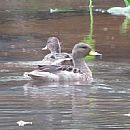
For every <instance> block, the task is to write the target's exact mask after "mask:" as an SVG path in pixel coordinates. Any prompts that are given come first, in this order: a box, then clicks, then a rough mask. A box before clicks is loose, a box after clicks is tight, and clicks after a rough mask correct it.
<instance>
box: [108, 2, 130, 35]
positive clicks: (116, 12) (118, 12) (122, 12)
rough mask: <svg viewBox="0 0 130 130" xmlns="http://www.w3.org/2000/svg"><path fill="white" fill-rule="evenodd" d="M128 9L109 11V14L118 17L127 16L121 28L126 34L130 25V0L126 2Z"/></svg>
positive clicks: (112, 9) (118, 8)
mask: <svg viewBox="0 0 130 130" xmlns="http://www.w3.org/2000/svg"><path fill="white" fill-rule="evenodd" d="M124 3H125V5H126V7H112V8H109V9H108V10H107V12H108V13H110V14H112V15H118V16H126V18H125V19H124V22H123V23H122V25H121V27H120V32H121V33H126V32H127V29H128V25H129V24H130V0H124Z"/></svg>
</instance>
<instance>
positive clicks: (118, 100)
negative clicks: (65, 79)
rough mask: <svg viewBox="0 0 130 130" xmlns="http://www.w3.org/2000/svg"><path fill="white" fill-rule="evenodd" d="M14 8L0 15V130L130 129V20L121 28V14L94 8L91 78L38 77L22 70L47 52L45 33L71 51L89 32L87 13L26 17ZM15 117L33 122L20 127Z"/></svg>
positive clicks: (64, 49) (30, 67) (30, 68)
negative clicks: (94, 53)
mask: <svg viewBox="0 0 130 130" xmlns="http://www.w3.org/2000/svg"><path fill="white" fill-rule="evenodd" d="M3 2H4V1H3ZM110 3H111V2H110ZM11 4H12V5H13V3H11ZM71 4H72V3H71ZM17 5H19V4H18V3H17ZM17 5H15V7H16V6H17ZM27 5H28V4H26V6H27ZM99 5H100V4H99ZM119 5H121V3H119ZM10 6H11V5H10ZM19 6H20V7H21V5H19ZM22 6H24V7H25V5H22ZM48 6H50V5H48ZM53 6H54V5H53ZM73 6H74V7H77V6H78V5H75V4H74V5H73ZM82 6H83V3H82ZM41 7H42V5H41ZM1 8H2V7H1ZM104 8H106V5H105V3H104ZM3 10H4V7H3V8H2V11H3ZM5 10H6V9H5ZM9 10H11V9H10V8H9V5H8V10H6V13H7V14H8V13H10V11H9ZM2 11H1V12H0V13H1V14H4V15H3V16H5V13H3V12H2ZM11 11H12V10H11ZM15 11H16V12H17V14H15V15H13V17H10V15H9V14H8V15H6V17H2V18H3V19H1V20H0V130H19V129H22V130H53V129H54V130H59V129H60V130H109V129H110V130H114V129H116V130H128V129H130V35H129V34H130V26H129V25H128V26H127V27H126V28H123V26H122V25H123V22H124V20H125V17H119V16H118V17H117V16H111V15H108V14H101V13H95V14H94V28H93V39H94V40H95V41H96V45H95V48H96V50H97V51H99V52H100V53H102V54H103V58H102V59H100V60H99V59H96V60H94V61H91V62H89V63H88V64H89V66H90V68H91V70H92V72H93V77H94V82H93V83H91V84H87V83H86V84H78V83H42V82H33V81H30V80H28V79H26V78H24V77H23V73H24V72H26V71H31V70H33V68H34V65H35V64H37V63H38V62H39V61H40V60H42V58H43V57H44V55H45V54H47V53H48V51H46V52H42V51H41V48H42V47H43V46H45V42H46V40H47V38H48V37H49V36H57V37H59V39H60V41H61V42H62V49H63V51H67V52H71V49H72V47H73V45H74V44H75V43H77V42H79V41H81V40H83V39H84V38H85V37H86V35H88V34H89V33H90V32H89V27H90V20H89V14H88V13H83V14H82V13H81V12H80V13H78V14H75V13H74V14H71V17H70V16H69V14H64V16H63V14H57V15H53V16H50V15H49V14H47V13H46V15H45V17H43V16H42V15H41V14H40V16H37V15H36V14H35V13H34V14H33V13H32V17H31V16H30V14H29V13H28V16H29V17H25V16H26V15H25V14H26V11H27V10H26V11H25V12H24V11H23V13H22V12H19V10H15ZM20 11H21V10H20ZM13 14H14V13H13ZM23 14H24V15H23ZM34 15H35V16H37V17H34ZM14 16H15V17H14ZM41 16H42V17H41ZM30 17H31V18H30ZM40 18H41V19H40ZM32 65H33V66H32ZM19 120H24V121H30V122H32V125H25V126H23V127H19V126H18V125H17V124H16V122H17V121H19Z"/></svg>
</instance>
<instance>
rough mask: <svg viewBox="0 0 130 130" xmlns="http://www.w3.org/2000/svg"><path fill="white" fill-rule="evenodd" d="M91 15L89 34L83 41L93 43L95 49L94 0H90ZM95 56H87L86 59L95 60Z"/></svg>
mask: <svg viewBox="0 0 130 130" xmlns="http://www.w3.org/2000/svg"><path fill="white" fill-rule="evenodd" d="M89 15H90V29H89V34H88V35H86V36H85V37H84V40H83V42H85V43H87V44H89V45H91V47H92V48H93V49H94V50H95V43H96V41H95V40H94V39H93V31H94V26H93V25H94V17H93V0H90V1H89ZM94 59H95V56H86V57H85V60H90V61H91V60H94Z"/></svg>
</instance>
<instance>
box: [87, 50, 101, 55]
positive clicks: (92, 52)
mask: <svg viewBox="0 0 130 130" xmlns="http://www.w3.org/2000/svg"><path fill="white" fill-rule="evenodd" d="M89 55H90V56H102V54H101V53H98V52H96V51H94V50H92V51H90V52H89Z"/></svg>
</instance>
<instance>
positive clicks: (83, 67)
mask: <svg viewBox="0 0 130 130" xmlns="http://www.w3.org/2000/svg"><path fill="white" fill-rule="evenodd" d="M73 63H74V67H75V68H79V69H80V70H81V71H82V72H83V73H91V70H90V69H89V67H88V66H87V63H86V62H85V61H84V59H81V58H78V59H74V60H73Z"/></svg>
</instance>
